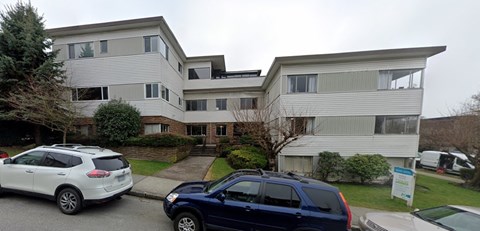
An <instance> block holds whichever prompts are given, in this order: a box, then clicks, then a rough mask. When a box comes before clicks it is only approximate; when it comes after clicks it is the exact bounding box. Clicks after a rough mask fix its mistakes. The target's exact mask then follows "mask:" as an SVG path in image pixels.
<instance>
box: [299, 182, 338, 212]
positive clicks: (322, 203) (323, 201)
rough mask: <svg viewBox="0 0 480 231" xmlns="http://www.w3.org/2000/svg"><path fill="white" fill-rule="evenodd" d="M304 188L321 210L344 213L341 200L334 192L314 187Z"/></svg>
mask: <svg viewBox="0 0 480 231" xmlns="http://www.w3.org/2000/svg"><path fill="white" fill-rule="evenodd" d="M302 189H303V191H304V192H305V194H307V196H308V198H310V200H311V201H312V202H313V204H314V205H315V206H316V207H317V209H319V210H320V211H321V212H327V213H333V214H342V208H341V205H340V201H339V199H338V197H337V195H336V194H335V193H334V192H330V191H326V190H321V189H314V188H302Z"/></svg>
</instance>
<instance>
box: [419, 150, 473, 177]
mask: <svg viewBox="0 0 480 231" xmlns="http://www.w3.org/2000/svg"><path fill="white" fill-rule="evenodd" d="M420 166H421V167H422V168H430V169H437V168H438V167H442V168H444V169H445V171H446V172H450V173H457V174H458V172H459V171H460V169H461V168H470V169H474V168H475V167H474V166H473V164H472V163H471V162H470V161H469V160H468V157H467V155H465V154H463V153H458V152H440V151H423V152H422V157H421V159H420Z"/></svg>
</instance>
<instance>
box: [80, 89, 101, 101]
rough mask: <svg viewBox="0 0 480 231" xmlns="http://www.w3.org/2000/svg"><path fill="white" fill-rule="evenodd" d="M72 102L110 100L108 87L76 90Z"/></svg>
mask: <svg viewBox="0 0 480 231" xmlns="http://www.w3.org/2000/svg"><path fill="white" fill-rule="evenodd" d="M72 100H73V101H83V100H108V87H89V88H74V89H72Z"/></svg>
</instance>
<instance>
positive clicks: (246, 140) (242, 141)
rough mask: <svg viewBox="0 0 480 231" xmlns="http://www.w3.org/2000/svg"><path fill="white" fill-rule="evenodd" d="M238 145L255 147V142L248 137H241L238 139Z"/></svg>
mask: <svg viewBox="0 0 480 231" xmlns="http://www.w3.org/2000/svg"><path fill="white" fill-rule="evenodd" d="M239 142H240V144H248V145H255V144H256V143H255V140H254V139H253V138H252V137H251V136H250V135H242V136H240V139H239Z"/></svg>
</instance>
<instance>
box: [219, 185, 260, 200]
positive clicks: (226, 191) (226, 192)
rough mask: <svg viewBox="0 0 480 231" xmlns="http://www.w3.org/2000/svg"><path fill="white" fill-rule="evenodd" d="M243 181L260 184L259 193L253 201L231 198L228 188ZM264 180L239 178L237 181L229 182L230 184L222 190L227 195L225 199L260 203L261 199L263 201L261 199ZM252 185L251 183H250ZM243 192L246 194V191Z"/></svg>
mask: <svg viewBox="0 0 480 231" xmlns="http://www.w3.org/2000/svg"><path fill="white" fill-rule="evenodd" d="M243 182H250V183H252V184H253V183H255V184H258V191H257V195H255V198H254V199H253V201H244V200H231V199H230V198H229V196H228V195H229V194H228V193H229V191H228V189H229V188H232V187H234V186H236V185H237V184H241V183H243ZM262 184H263V183H262V182H261V181H256V180H239V181H236V182H232V183H231V184H229V185H228V186H226V187H224V189H223V190H222V191H223V193H224V195H225V200H226V201H236V202H240V203H253V204H259V201H261V199H262V198H263V195H264V193H263V190H262ZM250 186H251V185H250ZM242 193H243V194H245V193H244V192H242Z"/></svg>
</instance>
